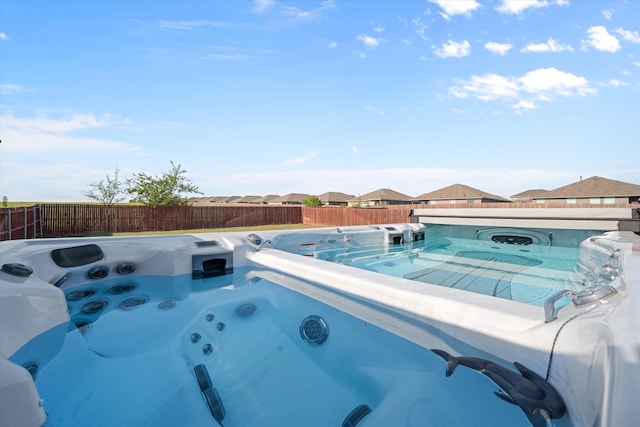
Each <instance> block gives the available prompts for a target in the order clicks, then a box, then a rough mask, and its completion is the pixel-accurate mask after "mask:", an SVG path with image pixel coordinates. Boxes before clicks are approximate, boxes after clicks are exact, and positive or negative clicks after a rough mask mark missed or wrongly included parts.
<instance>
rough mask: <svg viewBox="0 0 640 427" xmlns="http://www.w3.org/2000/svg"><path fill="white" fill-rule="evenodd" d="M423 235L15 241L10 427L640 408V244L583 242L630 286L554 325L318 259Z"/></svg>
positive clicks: (7, 388) (512, 309)
mask: <svg viewBox="0 0 640 427" xmlns="http://www.w3.org/2000/svg"><path fill="white" fill-rule="evenodd" d="M388 227H392V228H394V230H393V231H392V230H389V229H388ZM424 232H425V227H423V226H421V225H419V224H393V225H381V226H376V227H374V228H371V227H368V226H367V227H344V228H338V229H337V228H325V229H312V230H302V231H277V232H276V231H273V232H261V233H260V235H259V236H258V235H247V233H216V234H196V235H184V236H149V237H131V238H110V237H100V238H81V239H77V238H75V239H73V238H69V239H50V240H34V241H13V242H4V243H2V244H0V255H1V258H2V264H3V266H2V271H1V272H0V291H1V292H0V328H2V329H1V332H2V333H0V353H1V354H0V355H1V356H2V357H1V358H0V394H1V397H2V398H1V399H0V404H1V405H2V408H0V409H2V410H1V411H0V414H2V415H1V417H2V421H3V425H4V424H7V425H16V426H19V425H29V426H32V425H45V426H67V425H87V424H90V425H105V426H107V425H131V426H134V425H135V426H139V425H154V426H157V425H177V424H180V425H194V426H200V425H212V426H215V425H225V426H227V427H229V426H245V425H280V426H299V425H310V426H314V425H318V426H326V425H343V426H356V425H357V426H358V427H367V426H369V427H371V426H380V425H385V426H386V425H398V426H402V425H407V426H410V425H420V426H422V425H424V423H425V419H426V420H431V422H432V423H433V424H434V425H463V426H464V425H468V426H478V425H480V426H483V425H487V426H488V425H492V426H495V425H509V426H512V425H522V426H527V425H534V426H542V425H555V426H578V425H597V426H605V425H625V424H628V422H631V421H632V420H634V419H635V418H636V417H637V415H638V409H637V408H636V405H635V404H634V403H633V401H632V399H630V396H631V395H632V393H630V391H631V390H633V389H634V387H635V385H637V383H638V382H637V380H638V379H640V377H639V374H638V369H637V368H638V366H639V364H638V355H637V353H636V350H637V348H638V345H639V341H638V336H637V333H636V331H637V326H638V319H637V316H636V315H635V313H637V312H638V311H637V309H638V307H637V305H638V304H640V302H639V301H638V298H637V296H635V292H634V290H633V289H634V286H635V285H636V284H637V280H638V277H640V276H639V272H640V238H638V237H637V236H635V235H634V234H633V233H624V232H615V233H607V234H601V235H598V236H592V237H590V238H587V239H585V240H584V241H582V243H581V245H580V249H579V257H578V260H577V261H576V263H577V265H578V266H579V268H578V270H580V271H582V270H585V271H594V272H599V273H601V274H600V275H599V276H598V277H599V279H598V280H599V282H598V288H597V289H609V288H610V289H611V291H610V292H609V293H608V294H607V295H601V294H599V293H598V294H597V295H596V297H595V298H592V299H588V298H587V297H586V296H585V294H582V293H581V292H578V293H577V295H578V296H579V297H578V296H577V295H573V296H572V295H570V294H568V295H569V296H570V297H571V298H570V299H569V300H570V302H569V304H567V305H566V306H564V307H563V306H561V305H560V304H557V303H558V301H559V300H557V301H552V304H551V306H550V307H551V308H553V310H552V312H551V314H553V316H547V308H549V304H546V303H547V302H548V301H550V300H549V298H547V300H546V301H545V306H544V309H543V307H539V306H536V305H532V304H523V303H521V302H518V301H513V300H505V299H500V298H494V297H491V296H488V295H483V294H478V293H474V292H466V291H463V290H460V289H455V288H448V287H442V286H426V285H425V283H422V282H419V281H416V280H408V279H405V278H399V277H392V276H388V275H381V274H379V273H377V272H375V271H367V270H355V269H353V268H352V267H350V266H347V265H341V264H338V263H327V262H326V261H324V260H320V259H316V258H313V257H310V256H300V254H303V255H309V254H310V253H313V252H316V251H317V249H318V248H317V247H315V248H312V246H313V245H315V246H320V245H323V246H324V249H329V247H328V246H330V245H333V246H334V248H335V247H336V246H337V245H344V244H345V243H351V244H354V245H355V243H356V242H358V246H360V247H365V246H380V245H382V246H384V245H385V244H386V246H387V248H388V250H389V251H390V252H393V251H394V250H395V248H397V244H396V243H394V242H395V240H394V239H396V237H397V235H398V234H400V235H401V236H404V237H403V239H406V240H407V241H409V240H411V241H413V240H414V239H416V242H419V241H420V240H421V237H422V234H421V233H424ZM441 237H442V236H441ZM396 240H397V239H396ZM424 240H428V236H427V237H426V238H425V239H424ZM311 249H313V250H311ZM614 261H615V265H614ZM604 265H607V266H608V267H609V269H605V270H603V269H602V267H603V266H604ZM356 271H357V273H354V272H356ZM605 273H606V274H605ZM583 285H586V284H583ZM558 298H560V297H558ZM565 298H568V297H566V296H565ZM547 317H548V318H547ZM495 393H498V394H499V395H500V396H499V397H497V396H496V394H495ZM527 396H528V397H527ZM509 401H510V402H509ZM532 402H533V403H532ZM547 421H548V423H549V424H547Z"/></svg>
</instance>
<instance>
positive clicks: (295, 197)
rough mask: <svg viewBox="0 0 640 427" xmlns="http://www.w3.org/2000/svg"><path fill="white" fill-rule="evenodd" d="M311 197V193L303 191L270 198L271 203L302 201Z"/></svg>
mask: <svg viewBox="0 0 640 427" xmlns="http://www.w3.org/2000/svg"><path fill="white" fill-rule="evenodd" d="M308 197H309V194H303V193H289V194H285V195H284V196H280V197H276V198H275V199H272V200H269V203H302V201H303V200H304V199H306V198H308Z"/></svg>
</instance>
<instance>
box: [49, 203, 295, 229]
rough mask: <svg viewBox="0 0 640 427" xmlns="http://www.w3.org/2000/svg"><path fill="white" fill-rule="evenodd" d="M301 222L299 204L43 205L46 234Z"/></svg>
mask: <svg viewBox="0 0 640 427" xmlns="http://www.w3.org/2000/svg"><path fill="white" fill-rule="evenodd" d="M301 223H302V216H301V213H300V206H255V205H254V206H158V207H155V208H152V207H148V206H128V205H113V206H105V205H97V204H71V203H51V204H43V205H42V235H43V236H45V237H58V236H87V235H97V234H110V233H122V232H138V231H168V230H195V229H202V228H224V227H247V226H254V225H272V224H301Z"/></svg>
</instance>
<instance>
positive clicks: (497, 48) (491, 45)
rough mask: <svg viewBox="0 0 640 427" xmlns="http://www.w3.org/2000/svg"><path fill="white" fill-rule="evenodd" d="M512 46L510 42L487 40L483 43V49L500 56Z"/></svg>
mask: <svg viewBox="0 0 640 427" xmlns="http://www.w3.org/2000/svg"><path fill="white" fill-rule="evenodd" d="M512 47H513V45H512V44H511V43H497V42H487V43H485V44H484V48H485V49H487V50H488V51H489V52H491V53H495V54H496V55H500V56H505V55H506V54H507V52H509V51H510V50H511V48H512Z"/></svg>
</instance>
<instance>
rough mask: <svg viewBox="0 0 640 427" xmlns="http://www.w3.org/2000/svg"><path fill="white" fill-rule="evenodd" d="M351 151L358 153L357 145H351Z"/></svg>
mask: <svg viewBox="0 0 640 427" xmlns="http://www.w3.org/2000/svg"><path fill="white" fill-rule="evenodd" d="M351 151H352V152H353V153H354V154H358V147H356V146H355V145H353V146H351Z"/></svg>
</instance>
